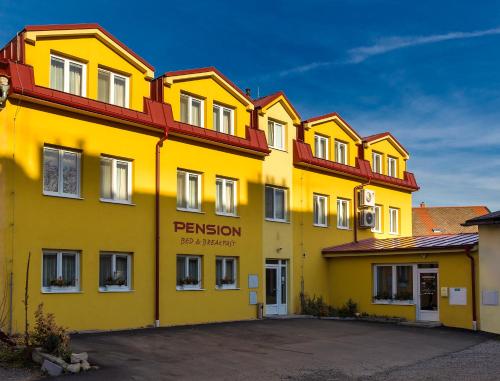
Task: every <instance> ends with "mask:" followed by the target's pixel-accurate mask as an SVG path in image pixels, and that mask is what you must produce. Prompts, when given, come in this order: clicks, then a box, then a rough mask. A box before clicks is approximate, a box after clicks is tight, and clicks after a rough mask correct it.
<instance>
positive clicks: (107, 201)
mask: <svg viewBox="0 0 500 381" xmlns="http://www.w3.org/2000/svg"><path fill="white" fill-rule="evenodd" d="M99 201H100V202H104V203H106V204H119V205H128V206H135V204H134V203H132V202H128V201H118V200H109V199H107V198H100V199H99Z"/></svg>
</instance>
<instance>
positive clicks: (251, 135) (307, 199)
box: [0, 24, 472, 332]
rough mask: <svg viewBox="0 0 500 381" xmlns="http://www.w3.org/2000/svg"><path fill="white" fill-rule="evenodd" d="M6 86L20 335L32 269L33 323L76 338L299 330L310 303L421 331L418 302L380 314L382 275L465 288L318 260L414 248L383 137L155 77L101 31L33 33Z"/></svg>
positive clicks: (399, 170)
mask: <svg viewBox="0 0 500 381" xmlns="http://www.w3.org/2000/svg"><path fill="white" fill-rule="evenodd" d="M0 80H1V81H0V85H3V87H2V89H5V91H3V90H2V94H0V95H3V94H5V97H0V100H1V106H0V107H1V108H0V123H1V125H2V127H3V128H2V130H1V137H2V139H0V160H1V161H0V180H1V181H0V234H1V236H0V237H1V241H0V263H1V277H2V278H1V282H0V287H1V290H0V295H5V300H6V301H7V303H6V305H9V306H10V305H11V306H12V307H11V308H10V307H9V308H8V311H7V315H8V316H9V319H8V321H9V325H10V328H11V330H12V331H14V332H19V331H21V330H22V327H23V325H24V313H23V303H22V300H23V299H24V291H25V290H24V284H25V274H26V270H27V263H28V258H30V268H29V277H28V279H29V286H28V287H29V289H28V291H29V300H30V311H31V312H32V311H33V310H34V309H35V307H36V305H37V304H38V303H40V302H43V303H44V305H45V308H46V309H47V310H48V311H51V312H54V313H55V314H56V316H57V320H58V321H59V322H60V323H61V324H63V325H65V326H68V327H70V328H71V329H75V330H94V329H125V328H136V327H144V326H152V325H161V326H168V325H179V324H192V323H202V322H216V321H230V320H243V319H255V318H256V317H257V312H258V305H259V304H262V305H263V307H264V311H263V312H264V313H265V314H266V315H287V314H294V313H300V312H301V297H302V296H303V295H310V296H313V295H321V296H323V297H324V298H325V300H326V301H327V302H328V303H330V304H332V305H335V306H338V305H341V304H343V303H344V302H346V301H347V299H349V298H353V299H354V300H355V301H356V302H357V303H358V304H359V307H360V310H361V311H362V312H368V313H375V314H380V315H394V314H396V315H400V316H403V317H406V318H408V319H410V320H414V319H419V318H422V316H420V315H418V316H417V315H416V312H415V309H416V307H415V306H416V305H417V304H418V300H417V299H418V298H417V289H416V288H415V289H412V290H413V291H414V292H413V293H412V294H411V293H409V292H407V293H406V295H404V298H403V299H401V300H400V301H402V302H404V303H403V304H404V305H403V306H402V307H401V308H395V306H394V304H395V303H394V297H396V295H392V294H391V295H386V299H385V302H386V303H385V304H384V303H382V302H381V300H380V299H377V300H376V298H375V297H376V296H377V295H375V294H374V287H375V288H376V287H378V286H374V279H375V278H376V276H377V272H378V271H379V270H378V267H377V266H379V265H380V264H382V263H391V264H392V265H396V264H397V263H411V265H412V272H411V274H412V275H411V276H413V278H412V279H416V275H415V274H417V273H416V272H417V270H418V269H419V268H420V267H419V266H424V267H425V265H426V264H429V263H430V264H433V265H437V266H434V267H429V266H427V268H432V269H433V270H432V271H434V272H436V271H439V276H440V277H441V278H440V279H441V280H442V282H444V281H445V279H447V277H449V278H450V281H449V282H448V281H447V283H446V286H447V287H461V286H464V287H465V286H467V287H468V283H467V282H468V281H469V279H468V278H467V276H468V275H467V274H470V272H469V270H467V268H466V267H464V266H465V265H464V263H463V262H464V261H465V259H464V258H465V256H462V257H464V258H462V257H460V258H458V256H453V255H448V254H446V253H443V252H439V253H438V252H437V251H434V252H433V253H432V255H431V254H429V255H428V256H426V257H425V258H424V257H422V255H420V254H419V255H415V254H414V253H413V254H412V256H411V257H407V256H402V255H400V256H390V257H389V256H384V257H383V258H382V257H378V256H377V257H373V256H371V257H370V256H366V257H363V259H361V258H358V256H356V257H353V258H348V257H347V256H343V257H342V258H330V257H333V256H334V255H333V254H332V253H326V251H328V250H326V251H325V248H329V247H332V246H338V245H343V244H348V243H352V242H354V243H356V242H359V243H362V242H366V241H367V240H368V241H370V240H375V241H377V242H378V241H380V240H384V239H391V238H392V239H395V238H398V239H399V238H400V237H405V236H411V231H412V210H411V199H412V192H414V191H416V190H418V185H417V183H416V180H415V177H414V176H413V174H411V173H409V172H407V170H406V164H407V160H409V153H408V152H407V151H406V150H405V148H404V147H403V146H402V145H401V144H400V143H399V142H398V141H397V140H396V139H395V138H394V137H393V136H392V135H391V134H390V133H381V134H377V135H372V136H368V137H362V136H360V135H359V134H358V133H357V132H356V131H355V130H354V129H353V128H352V127H351V126H350V125H349V124H348V123H347V122H346V121H344V120H343V119H342V118H341V117H340V116H339V115H338V114H336V113H331V114H327V115H323V116H319V117H314V118H310V119H308V120H303V119H302V118H301V117H300V115H299V114H298V112H297V111H296V110H295V108H294V107H293V105H292V104H291V102H290V100H289V99H288V98H287V97H286V96H285V94H284V93H283V92H277V93H275V94H271V95H269V96H266V97H263V98H260V99H252V98H251V97H250V95H249V94H248V93H246V92H243V91H241V90H240V89H239V88H238V87H237V86H236V85H235V84H234V83H232V82H231V81H230V80H229V79H228V78H226V77H225V76H224V75H223V74H222V73H220V72H219V71H218V70H217V69H215V68H212V67H209V68H202V69H193V70H183V71H174V72H167V73H165V74H163V75H160V76H157V77H155V73H154V70H153V68H152V67H151V65H150V64H148V63H147V62H146V61H145V60H144V59H142V58H141V57H139V56H138V55H137V54H135V53H134V52H132V51H131V50H130V49H129V48H127V47H126V46H125V45H123V44H122V43H121V42H119V41H118V40H117V39H116V38H114V37H113V36H112V35H110V34H109V33H108V32H106V31H105V30H104V29H103V28H101V27H100V26H98V25H95V24H80V25H60V26H31V27H26V28H25V29H24V30H23V31H22V32H21V33H19V34H18V36H16V37H15V38H14V39H13V40H12V41H11V42H9V43H8V44H7V45H6V46H5V48H4V49H3V50H1V51H0ZM445 251H446V250H445ZM398 255H399V254H398ZM426 255H427V254H426ZM434 255H439V258H437V257H434ZM424 267H422V268H424ZM437 269H438V270H437ZM457 269H460V271H459V273H458V274H455V273H456V272H457ZM391 271H393V270H391ZM405 271H410V270H408V269H407V270H405ZM394 272H396V274H397V272H398V270H397V268H394ZM391 274H392V273H391ZM405 274H406V275H407V277H408V276H410V275H408V274H409V272H406V273H405ZM395 282H398V278H397V275H396V278H395ZM439 285H441V284H439ZM415 287H417V286H416V285H415ZM438 287H439V286H438V283H436V284H435V285H434V293H435V294H437V292H438ZM396 291H397V290H396ZM407 291H408V290H407ZM443 292H444V291H443ZM398 297H402V295H398ZM443 297H444V296H443ZM467 298H468V296H467ZM441 305H442V306H443V307H442V313H441V314H440V315H438V319H439V320H440V321H442V322H443V323H444V324H447V325H452V326H463V327H466V326H470V325H471V319H472V317H468V314H469V312H470V310H467V309H466V310H465V312H457V311H458V309H456V310H455V309H453V307H450V308H449V310H447V309H446V308H445V307H444V305H443V304H441ZM467 308H470V306H469V307H467ZM460 311H461V310H460ZM455 312H457V313H458V315H457V316H459V317H457V318H456V319H450V318H449V316H450V315H453V314H454V313H455ZM30 316H32V313H31V314H30ZM423 318H428V317H425V316H424V317H423ZM433 319H434V317H433Z"/></svg>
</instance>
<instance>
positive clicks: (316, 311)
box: [302, 295, 330, 317]
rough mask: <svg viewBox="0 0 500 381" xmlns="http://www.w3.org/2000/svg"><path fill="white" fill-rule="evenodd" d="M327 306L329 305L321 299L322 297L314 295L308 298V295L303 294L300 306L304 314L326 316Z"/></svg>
mask: <svg viewBox="0 0 500 381" xmlns="http://www.w3.org/2000/svg"><path fill="white" fill-rule="evenodd" d="M329 308H330V306H328V305H327V304H326V303H325V302H324V301H323V297H321V296H318V297H317V296H316V295H314V296H313V297H312V298H310V297H309V296H308V295H304V305H303V307H302V313H303V314H304V315H313V316H317V317H320V316H328V313H329Z"/></svg>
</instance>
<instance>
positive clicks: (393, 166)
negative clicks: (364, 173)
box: [387, 157, 398, 177]
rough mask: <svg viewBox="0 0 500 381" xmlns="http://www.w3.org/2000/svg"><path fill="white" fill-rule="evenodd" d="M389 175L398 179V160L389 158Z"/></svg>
mask: <svg viewBox="0 0 500 381" xmlns="http://www.w3.org/2000/svg"><path fill="white" fill-rule="evenodd" d="M387 175H388V176H392V177H398V159H396V158H395V157H388V158H387Z"/></svg>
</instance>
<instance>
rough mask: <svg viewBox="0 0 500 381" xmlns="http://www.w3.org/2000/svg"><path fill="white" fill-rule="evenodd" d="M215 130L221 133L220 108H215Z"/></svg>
mask: <svg viewBox="0 0 500 381" xmlns="http://www.w3.org/2000/svg"><path fill="white" fill-rule="evenodd" d="M214 130H215V131H218V132H221V127H220V107H219V106H214Z"/></svg>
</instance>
